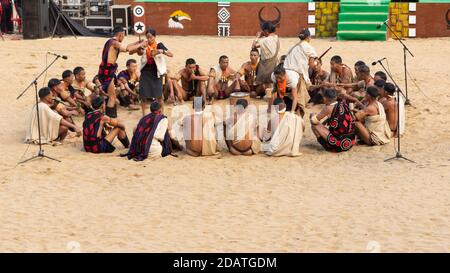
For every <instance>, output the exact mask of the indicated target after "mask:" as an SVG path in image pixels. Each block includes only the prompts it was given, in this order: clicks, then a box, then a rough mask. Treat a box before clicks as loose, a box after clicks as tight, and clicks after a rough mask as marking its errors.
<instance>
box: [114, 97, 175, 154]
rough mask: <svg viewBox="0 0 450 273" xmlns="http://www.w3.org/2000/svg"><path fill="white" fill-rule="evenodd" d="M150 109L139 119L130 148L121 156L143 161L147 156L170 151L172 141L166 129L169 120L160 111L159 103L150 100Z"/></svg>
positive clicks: (169, 152)
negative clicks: (148, 112)
mask: <svg viewBox="0 0 450 273" xmlns="http://www.w3.org/2000/svg"><path fill="white" fill-rule="evenodd" d="M150 111H151V113H150V114H148V115H146V116H144V117H143V118H142V119H141V120H140V121H139V123H138V125H137V128H136V130H135V131H134V135H133V139H132V140H131V146H130V150H129V151H128V153H126V154H123V155H121V156H122V157H125V156H126V157H128V159H134V160H136V161H143V160H145V159H147V158H160V157H166V156H168V155H170V154H171V153H172V143H171V141H170V137H169V132H168V130H167V128H168V125H169V121H168V120H167V117H166V116H164V115H163V114H162V113H161V104H159V102H157V101H154V102H152V104H151V105H150Z"/></svg>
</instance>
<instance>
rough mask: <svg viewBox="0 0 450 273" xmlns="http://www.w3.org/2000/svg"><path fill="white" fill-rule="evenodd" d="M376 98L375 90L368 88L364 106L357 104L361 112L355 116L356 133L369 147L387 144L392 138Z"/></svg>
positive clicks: (382, 110) (380, 105) (382, 109)
mask: <svg viewBox="0 0 450 273" xmlns="http://www.w3.org/2000/svg"><path fill="white" fill-rule="evenodd" d="M378 96H379V94H378V90H377V88H376V87H374V86H369V87H368V88H367V94H366V97H365V99H364V102H365V104H363V103H361V102H357V106H359V107H360V108H361V109H362V110H360V111H358V112H357V113H356V114H355V116H356V119H357V122H356V123H355V126H356V133H357V134H358V136H359V137H360V138H361V140H362V141H363V142H364V143H365V144H367V145H370V146H373V145H384V144H387V143H389V142H390V138H391V136H392V133H391V129H390V128H389V124H388V122H387V120H386V113H385V111H384V107H383V105H382V104H381V103H380V102H379V101H378V100H377V99H378Z"/></svg>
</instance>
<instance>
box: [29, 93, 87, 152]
mask: <svg viewBox="0 0 450 273" xmlns="http://www.w3.org/2000/svg"><path fill="white" fill-rule="evenodd" d="M52 105H53V94H52V92H51V91H50V88H48V87H44V88H42V89H41V90H39V103H38V107H39V121H38V114H37V111H36V105H34V106H33V109H32V110H31V113H30V118H29V123H28V128H27V133H26V136H25V142H27V143H36V144H37V143H39V137H40V138H41V143H42V144H48V143H52V142H54V141H61V140H63V139H64V138H65V137H66V136H67V132H68V129H71V130H73V131H74V132H76V133H77V136H80V135H81V129H80V128H79V127H78V126H76V125H75V124H73V123H70V122H68V121H66V120H65V119H64V118H63V117H62V116H61V115H59V114H58V113H56V112H55V111H53V110H52V109H51V108H50V107H51V106H52ZM38 124H40V132H39V127H38Z"/></svg>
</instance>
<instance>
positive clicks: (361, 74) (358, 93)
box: [337, 65, 375, 102]
mask: <svg viewBox="0 0 450 273" xmlns="http://www.w3.org/2000/svg"><path fill="white" fill-rule="evenodd" d="M374 83H375V82H374V80H373V78H372V76H371V75H370V69H369V67H368V66H367V65H361V66H359V67H358V79H357V82H355V83H343V84H337V86H338V87H341V88H344V89H347V90H351V91H347V93H342V94H340V95H341V98H344V99H346V100H347V101H348V102H357V101H361V100H363V99H364V97H365V95H366V89H367V87H369V86H373V85H374Z"/></svg>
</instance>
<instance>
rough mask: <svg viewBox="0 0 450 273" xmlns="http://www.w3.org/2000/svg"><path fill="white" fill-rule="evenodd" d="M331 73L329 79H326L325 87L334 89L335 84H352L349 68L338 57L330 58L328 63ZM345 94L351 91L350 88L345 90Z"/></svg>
mask: <svg viewBox="0 0 450 273" xmlns="http://www.w3.org/2000/svg"><path fill="white" fill-rule="evenodd" d="M330 68H331V72H330V75H329V77H328V78H327V79H326V83H325V86H326V87H335V86H336V84H347V83H352V81H353V74H352V70H351V69H350V67H348V66H347V65H345V64H343V63H342V58H341V57H340V56H337V55H336V56H333V57H331V61H330ZM346 90H347V92H348V93H350V92H351V91H352V89H351V88H346Z"/></svg>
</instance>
